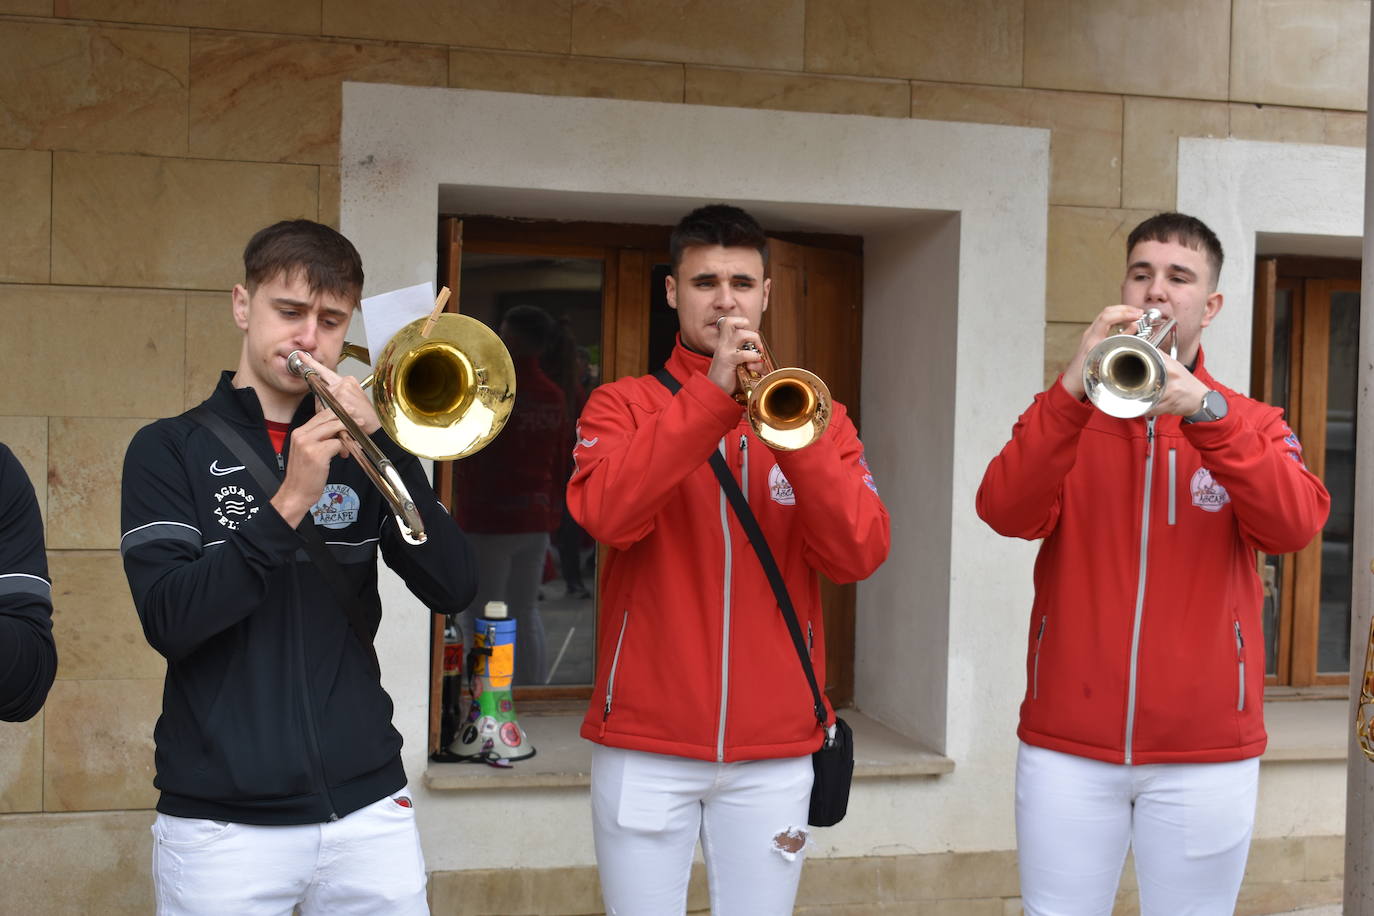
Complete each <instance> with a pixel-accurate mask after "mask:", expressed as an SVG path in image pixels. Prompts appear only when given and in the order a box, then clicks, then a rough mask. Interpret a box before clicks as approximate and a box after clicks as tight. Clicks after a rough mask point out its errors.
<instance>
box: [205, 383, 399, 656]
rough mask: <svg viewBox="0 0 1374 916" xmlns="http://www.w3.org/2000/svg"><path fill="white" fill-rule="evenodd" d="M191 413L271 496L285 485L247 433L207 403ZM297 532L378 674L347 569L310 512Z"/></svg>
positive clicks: (369, 639)
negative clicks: (230, 423)
mask: <svg viewBox="0 0 1374 916" xmlns="http://www.w3.org/2000/svg"><path fill="white" fill-rule="evenodd" d="M187 416H189V417H190V418H191V419H192V420H195V421H196V422H197V423H199V424H200V425H201V426H204V427H205V428H206V429H208V430H210V432H212V433H214V435H215V438H217V439H219V441H220V442H222V443H224V447H225V448H227V449H229V452H230V453H231V454H232V455H233V456H234V457H235V458H236V459H237V460H238V461H239V462H241V463H242V464H243V466H244V467H245V468H247V469H248V473H249V474H252V475H253V479H254V480H256V481H257V482H258V486H260V487H262V489H263V492H264V493H266V494H267V496H268V498H269V499H270V498H271V497H272V496H273V494H275V493H276V492H277V490H278V489H279V488H280V487H281V480H280V479H279V478H278V477H277V475H276V474H274V473H272V471H271V470H269V469H268V467H267V462H265V461H263V460H262V458H261V457H259V456H258V453H257V452H255V451H253V449H252V447H251V446H250V445H249V444H248V443H247V442H246V441H245V440H244V438H243V436H241V435H239V433H238V431H237V430H236V429H234V427H232V426H230V425H229V424H228V423H227V422H225V420H224V418H223V417H221V416H220V415H219V414H217V413H215V412H214V411H213V410H211V409H210V408H208V407H206V406H205V405H204V404H200V405H197V406H196V407H193V408H191V409H190V410H189V411H187ZM296 533H297V534H299V535H300V536H301V540H302V542H303V544H302V546H303V547H304V548H305V552H306V554H308V555H309V557H310V559H311V561H313V562H314V564H315V567H316V568H317V569H319V571H320V575H321V576H322V577H323V578H324V581H325V583H326V584H327V585H328V586H329V590H330V591H332V592H333V593H334V598H335V599H336V600H337V601H338V602H339V604H341V605H342V606H343V608H344V610H345V611H346V612H347V614H348V624H349V628H350V629H352V630H353V635H354V636H356V637H357V638H358V641H359V642H360V643H362V644H363V648H364V649H366V650H367V654H368V657H369V658H370V659H371V660H372V668H373V671H374V673H377V674H380V673H381V670H382V669H381V664H380V663H379V662H378V661H377V649H376V648H375V647H374V646H373V645H372V633H371V631H370V630H369V629H368V626H367V618H366V616H365V615H364V613H363V608H362V605H361V604H359V602H358V596H357V595H354V594H353V593H351V592H349V591H348V586H347V581H348V580H347V578H346V577H345V574H344V571H343V568H342V567H341V566H339V561H338V560H336V559H334V556H333V554H331V553H330V552H329V547H328V546H326V544H325V543H324V538H322V537H320V532H319V530H318V529H317V528H316V527H315V523H314V520H313V519H312V518H311V516H310V513H308V512H307V513H306V515H305V518H303V519H301V523H300V524H299V525H297V526H296Z"/></svg>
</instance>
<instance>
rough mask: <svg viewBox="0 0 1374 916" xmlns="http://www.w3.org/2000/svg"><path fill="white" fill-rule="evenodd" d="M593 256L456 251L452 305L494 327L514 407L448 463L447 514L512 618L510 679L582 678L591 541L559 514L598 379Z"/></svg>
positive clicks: (473, 610)
mask: <svg viewBox="0 0 1374 916" xmlns="http://www.w3.org/2000/svg"><path fill="white" fill-rule="evenodd" d="M602 268H603V265H602V262H601V261H600V260H599V259H595V258H565V257H540V256H532V255H511V254H482V253H476V252H472V251H468V252H465V253H464V255H463V263H462V284H461V307H462V312H463V314H465V315H469V316H471V317H474V318H477V319H478V320H480V321H482V322H484V323H486V324H487V325H488V326H489V327H491V328H492V329H493V330H496V331H497V332H498V333H499V334H500V335H501V338H502V341H503V342H504V343H505V344H506V348H507V349H508V350H509V351H510V353H511V358H512V360H513V361H514V363H515V367H516V395H515V409H514V410H513V411H512V413H511V417H510V420H509V421H508V422H507V424H506V427H505V429H503V430H502V431H501V434H500V435H499V436H498V437H497V438H496V441H495V442H493V443H492V444H491V445H489V446H488V447H487V448H485V449H483V450H482V451H481V452H479V453H477V454H476V455H474V456H472V457H469V458H466V459H463V460H461V461H457V462H454V515H455V516H456V517H457V518H458V521H459V523H460V524H461V525H462V526H463V530H464V531H466V532H467V534H468V537H469V539H470V540H471V542H472V545H473V548H474V550H475V551H476V554H477V559H478V595H477V598H476V600H475V601H474V602H473V604H472V605H471V606H470V607H469V608H468V610H467V611H466V612H465V613H464V614H463V615H462V619H461V620H459V621H456V623H458V624H459V625H460V629H461V631H462V634H463V637H464V638H463V642H464V645H466V646H471V632H472V627H471V622H472V619H474V617H475V616H478V615H480V614H481V613H482V609H483V608H484V607H485V605H486V602H488V601H504V602H506V604H507V606H508V610H509V614H510V616H511V617H513V618H515V620H516V622H517V628H518V629H517V636H516V660H515V683H516V684H517V685H518V686H524V687H530V686H543V685H585V684H590V683H591V681H592V653H593V650H594V646H595V641H596V640H595V636H596V608H595V587H596V571H595V569H594V564H595V562H596V549H595V544H594V543H593V542H592V540H591V538H590V537H588V536H587V534H586V533H585V532H583V531H582V529H581V528H579V527H578V526H577V523H576V522H574V521H573V520H572V518H571V517H570V516H569V515H568V513H567V510H566V507H565V506H564V488H565V486H566V484H567V479H568V475H569V474H570V473H571V471H572V447H573V441H574V428H575V423H576V419H577V415H578V414H579V413H580V412H581V410H582V405H583V403H585V401H586V399H587V396H588V394H589V393H590V392H591V389H592V388H593V387H595V386H596V385H597V384H598V382H599V381H600V371H601V354H600V343H601V319H602V276H603V269H602Z"/></svg>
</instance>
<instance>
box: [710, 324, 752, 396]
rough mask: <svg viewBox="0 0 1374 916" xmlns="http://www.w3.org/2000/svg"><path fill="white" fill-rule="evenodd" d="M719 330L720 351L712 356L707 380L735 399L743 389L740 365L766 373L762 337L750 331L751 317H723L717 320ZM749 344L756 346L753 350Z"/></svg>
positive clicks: (717, 339) (717, 336)
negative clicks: (740, 384) (761, 359)
mask: <svg viewBox="0 0 1374 916" xmlns="http://www.w3.org/2000/svg"><path fill="white" fill-rule="evenodd" d="M716 331H717V335H716V352H715V353H714V354H713V355H712V356H711V365H710V366H709V367H708V368H707V370H706V377H707V378H709V379H710V380H711V381H713V382H715V383H716V384H717V385H718V386H720V389H721V390H722V391H724V392H725V393H726V394H728V395H731V396H733V395H734V394H735V392H736V391H737V390H738V389H739V371H738V370H739V367H740V366H747V367H748V368H750V369H751V370H753V371H754V372H760V371H762V369H763V363H762V362H760V361H759V355H760V354H761V353H762V352H763V344H762V338H760V337H759V334H758V332H757V331H752V330H750V329H749V319H747V318H736V317H729V316H725V315H722V316H721V317H720V318H717V319H716ZM745 344H752V345H753V349H752V350H750V349H747V348H745Z"/></svg>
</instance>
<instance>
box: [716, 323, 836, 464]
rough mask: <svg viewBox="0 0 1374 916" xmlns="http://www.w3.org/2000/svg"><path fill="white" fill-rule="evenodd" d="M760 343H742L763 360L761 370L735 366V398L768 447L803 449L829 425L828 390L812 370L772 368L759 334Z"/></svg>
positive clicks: (772, 363) (771, 358)
mask: <svg viewBox="0 0 1374 916" xmlns="http://www.w3.org/2000/svg"><path fill="white" fill-rule="evenodd" d="M759 343H761V344H763V348H762V350H759V349H758V348H757V347H755V346H754V345H753V344H752V343H747V344H745V345H744V349H746V350H757V351H758V354H759V358H758V360H756V361H757V362H761V363H763V372H761V373H760V372H755V371H753V370H751V369H749V368H748V367H747V366H746V365H744V364H741V365H739V366H737V367H736V372H737V374H738V376H739V392H738V393H737V394H736V395H735V399H736V400H738V401H739V402H740V403H741V404H743V405H744V408H745V411H746V413H747V414H748V417H749V425H750V426H751V427H753V429H754V435H756V436H758V437H759V438H760V439H762V440H763V441H764V442H766V443H768V445H769V446H770V447H772V448H776V449H782V450H783V451H789V452H790V451H796V450H797V449H803V448H806V447H807V446H808V445H810V444H811V443H813V442H815V441H816V440H817V439H819V438H820V437H821V436H822V435H823V434H824V433H825V430H826V428H827V427H828V426H829V425H830V413H831V410H832V407H831V400H830V389H829V388H828V387H827V386H826V384H825V382H823V381H822V380H821V377H820V376H818V375H816V374H815V373H814V372H808V371H807V370H805V369H797V368H784V369H778V368H775V363H774V361H773V354H772V352H771V351H770V350H769V349H768V344H767V343H765V342H764V340H763V336H762V335H760V336H759Z"/></svg>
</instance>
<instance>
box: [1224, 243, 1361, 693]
mask: <svg viewBox="0 0 1374 916" xmlns="http://www.w3.org/2000/svg"><path fill="white" fill-rule="evenodd" d="M1280 290H1283V291H1287V292H1288V293H1289V295H1290V302H1291V303H1292V308H1291V314H1290V319H1289V356H1288V358H1289V377H1290V379H1292V380H1293V382H1292V383H1291V384H1290V387H1289V397H1288V402H1289V403H1288V406H1287V408H1286V414H1287V416H1286V419H1287V421H1288V425H1289V426H1290V427H1291V428H1292V429H1293V431H1294V432H1295V433H1296V434H1297V436H1298V438H1299V439H1300V440H1301V441H1302V444H1303V461H1304V463H1305V464H1306V465H1307V467H1308V469H1309V470H1311V471H1312V473H1313V474H1315V475H1317V476H1318V477H1321V478H1324V477H1325V472H1326V439H1325V436H1324V435H1313V433H1312V423H1313V422H1324V420H1325V417H1326V402H1327V391H1326V386H1327V356H1328V349H1327V348H1328V342H1329V338H1330V309H1329V308H1327V307H1326V304H1327V303H1329V302H1330V300H1331V294H1332V293H1334V292H1346V291H1350V292H1360V262H1359V261H1358V260H1347V259H1343V258H1321V257H1261V258H1258V259H1257V260H1256V267H1255V313H1254V322H1255V323H1254V336H1253V340H1252V351H1251V355H1252V370H1251V376H1252V380H1253V385H1252V390H1253V392H1254V395H1255V397H1256V398H1258V399H1259V400H1261V401H1264V402H1266V403H1272V398H1273V393H1274V378H1273V352H1274V336H1275V335H1274V321H1275V312H1276V307H1277V292H1278V291H1280ZM1319 305H1320V307H1319ZM1308 418H1315V419H1314V420H1312V421H1309V420H1308ZM1321 549H1322V534H1321V532H1318V533H1317V536H1316V537H1315V538H1314V539H1313V540H1312V543H1310V544H1308V545H1307V547H1305V548H1303V549H1302V550H1300V551H1298V552H1297V553H1291V554H1285V555H1283V556H1282V557H1281V558H1280V559H1279V567H1280V570H1281V581H1282V583H1283V586H1282V591H1281V593H1280V595H1279V614H1278V628H1277V633H1276V636H1277V645H1276V649H1275V669H1276V670H1275V673H1274V674H1266V675H1265V680H1264V683H1265V686H1267V687H1322V686H1347V685H1348V684H1349V682H1350V677H1349V675H1348V674H1347V673H1325V674H1323V673H1321V672H1319V671H1318V670H1317V653H1318V638H1319V634H1320V623H1321ZM1259 562H1260V563H1261V565H1262V564H1263V558H1262V557H1261V558H1260V560H1259Z"/></svg>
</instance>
